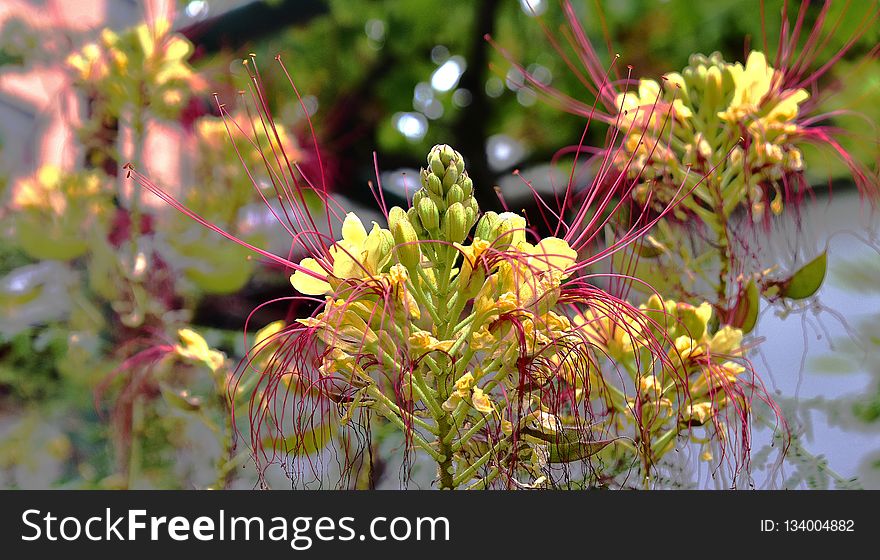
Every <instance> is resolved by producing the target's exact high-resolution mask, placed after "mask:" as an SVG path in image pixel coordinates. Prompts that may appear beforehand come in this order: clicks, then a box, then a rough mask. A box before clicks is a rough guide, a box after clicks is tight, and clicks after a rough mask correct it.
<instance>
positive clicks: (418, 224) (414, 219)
mask: <svg viewBox="0 0 880 560" xmlns="http://www.w3.org/2000/svg"><path fill="white" fill-rule="evenodd" d="M406 217H407V219H408V220H409V223H410V224H411V225H412V227H413V230H415V232H416V235H417V236H418V237H419V239H423V238H424V237H425V234H426V233H427V231H426V230H425V228H424V227H422V220H421V219H420V218H419V211H418V209H417V208H416V207H412V208H410V209H409V210H407V211H406Z"/></svg>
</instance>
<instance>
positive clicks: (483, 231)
mask: <svg viewBox="0 0 880 560" xmlns="http://www.w3.org/2000/svg"><path fill="white" fill-rule="evenodd" d="M498 222H499V220H498V213H497V212H492V211H491V210H490V211H489V212H486V213H485V214H483V216H482V217H481V218H480V221H479V222H477V231H475V232H474V236H475V237H479V238H480V239H485V240H486V241H488V242H490V243H491V242H492V241H493V240H494V239H495V237H494V231H495V227H496V226H497V225H498Z"/></svg>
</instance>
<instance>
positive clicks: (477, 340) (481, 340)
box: [471, 325, 496, 350]
mask: <svg viewBox="0 0 880 560" xmlns="http://www.w3.org/2000/svg"><path fill="white" fill-rule="evenodd" d="M495 343H496V340H495V335H493V334H492V333H491V332H489V329H487V328H486V326H485V325H483V326H482V327H480V329H479V330H477V331H475V332H474V333H473V334H472V335H471V349H472V350H487V349H489V348H492V346H494V345H495Z"/></svg>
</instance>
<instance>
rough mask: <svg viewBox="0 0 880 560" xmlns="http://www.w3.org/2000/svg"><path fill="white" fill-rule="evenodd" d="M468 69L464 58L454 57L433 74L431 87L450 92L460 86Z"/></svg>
mask: <svg viewBox="0 0 880 560" xmlns="http://www.w3.org/2000/svg"><path fill="white" fill-rule="evenodd" d="M466 67H467V64H466V63H465V61H464V58H462V57H460V56H453V57H452V58H450V59H449V60H447V61H446V62H444V63H443V64H441V65H440V67H439V68H437V69H436V70H435V71H434V73H433V74H431V87H432V88H434V89H435V90H437V91H450V90H451V89H453V88H454V87H455V86H456V85H458V80H460V79H461V75H462V74H463V73H464V70H465V68H466Z"/></svg>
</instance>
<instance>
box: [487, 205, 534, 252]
mask: <svg viewBox="0 0 880 560" xmlns="http://www.w3.org/2000/svg"><path fill="white" fill-rule="evenodd" d="M525 228H526V219H525V218H523V217H522V216H520V215H519V214H514V213H513V212H502V213H501V214H499V215H498V225H497V226H496V228H495V230H494V231H493V232H492V233H493V235H492V236H491V237H489V239H488V241H490V242H491V241H494V240H496V238H497V241H496V244H497V245H499V246H501V247H505V246H507V245H514V246H516V245H519V244H520V243H522V242H524V241H525V240H526V232H525Z"/></svg>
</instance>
